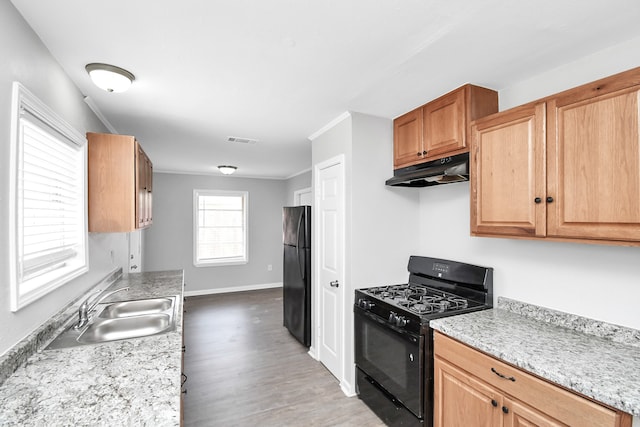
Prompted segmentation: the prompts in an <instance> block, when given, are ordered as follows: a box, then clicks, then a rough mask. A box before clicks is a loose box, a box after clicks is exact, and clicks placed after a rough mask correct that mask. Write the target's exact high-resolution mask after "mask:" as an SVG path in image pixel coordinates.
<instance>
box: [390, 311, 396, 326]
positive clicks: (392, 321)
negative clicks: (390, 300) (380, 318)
mask: <svg viewBox="0 0 640 427" xmlns="http://www.w3.org/2000/svg"><path fill="white" fill-rule="evenodd" d="M397 318H398V316H397V315H396V314H395V313H394V312H393V311H392V312H391V313H389V323H396V319H397Z"/></svg>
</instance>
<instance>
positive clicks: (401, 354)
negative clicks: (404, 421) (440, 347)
mask: <svg viewBox="0 0 640 427" xmlns="http://www.w3.org/2000/svg"><path fill="white" fill-rule="evenodd" d="M354 313H355V317H354V322H355V362H356V366H357V367H358V368H359V369H360V370H362V371H363V372H364V373H365V374H366V375H367V376H368V377H370V378H371V379H373V380H374V381H375V382H376V383H377V384H379V385H380V386H382V387H383V388H384V390H385V391H386V392H387V393H389V394H391V395H392V396H393V397H394V398H395V399H397V400H398V401H400V402H401V403H402V405H403V406H404V407H406V408H407V409H409V410H410V411H411V412H413V414H414V415H415V416H417V417H418V418H422V417H423V416H424V412H423V411H424V408H423V405H422V402H423V393H424V371H423V367H424V352H423V349H424V345H423V344H424V337H422V336H421V335H416V334H413V333H410V332H407V331H403V330H401V329H398V328H396V327H395V326H392V325H390V324H389V323H387V322H386V321H385V320H383V319H380V318H379V317H377V316H375V315H374V314H371V313H370V312H367V311H364V310H362V309H361V308H359V307H355V308H354Z"/></svg>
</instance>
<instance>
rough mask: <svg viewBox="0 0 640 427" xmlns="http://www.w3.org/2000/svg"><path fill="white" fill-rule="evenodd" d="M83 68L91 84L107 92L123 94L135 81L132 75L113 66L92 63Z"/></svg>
mask: <svg viewBox="0 0 640 427" xmlns="http://www.w3.org/2000/svg"><path fill="white" fill-rule="evenodd" d="M84 68H85V69H86V70H87V73H89V76H90V77H91V80H92V81H93V83H94V84H95V85H96V86H98V87H99V88H100V89H103V90H106V91H107V92H124V91H125V90H127V89H128V88H129V86H131V83H133V81H134V80H135V79H136V77H135V76H134V75H133V74H132V73H130V72H129V71H127V70H125V69H123V68H120V67H116V66H115V65H109V64H100V63H95V62H94V63H91V64H87V65H86V66H85V67H84Z"/></svg>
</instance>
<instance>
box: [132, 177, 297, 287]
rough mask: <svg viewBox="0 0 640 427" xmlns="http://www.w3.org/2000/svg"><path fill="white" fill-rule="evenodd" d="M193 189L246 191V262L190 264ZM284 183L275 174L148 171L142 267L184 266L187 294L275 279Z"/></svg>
mask: <svg viewBox="0 0 640 427" xmlns="http://www.w3.org/2000/svg"><path fill="white" fill-rule="evenodd" d="M194 189H198V190H236V191H248V192H249V216H248V221H249V229H248V240H249V242H248V244H249V262H248V263H247V264H242V265H230V266H215V267H195V266H194V265H193V190H194ZM285 189H286V182H285V181H283V180H275V179H250V178H236V177H226V176H225V177H222V176H214V175H187V174H171V173H154V174H153V226H152V227H150V228H149V229H147V230H145V234H144V248H145V252H144V255H143V256H144V266H145V270H147V271H150V270H167V269H184V275H185V279H184V280H185V293H187V294H193V293H194V292H195V293H196V294H207V293H212V292H217V291H220V290H221V289H222V290H233V288H236V289H241V288H242V289H244V288H256V287H260V286H262V285H278V284H281V283H282V207H283V206H284V204H285V201H286V194H285ZM268 265H271V267H272V270H271V271H269V270H268V268H267V266H268Z"/></svg>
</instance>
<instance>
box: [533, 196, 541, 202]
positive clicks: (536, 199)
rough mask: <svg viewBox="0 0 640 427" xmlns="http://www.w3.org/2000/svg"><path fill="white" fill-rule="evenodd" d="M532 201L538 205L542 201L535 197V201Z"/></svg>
mask: <svg viewBox="0 0 640 427" xmlns="http://www.w3.org/2000/svg"><path fill="white" fill-rule="evenodd" d="M533 201H534V202H536V203H540V202H542V199H541V198H540V197H536V198H535V199H533Z"/></svg>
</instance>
